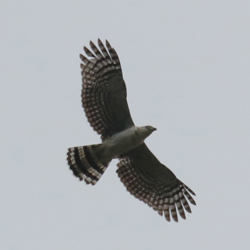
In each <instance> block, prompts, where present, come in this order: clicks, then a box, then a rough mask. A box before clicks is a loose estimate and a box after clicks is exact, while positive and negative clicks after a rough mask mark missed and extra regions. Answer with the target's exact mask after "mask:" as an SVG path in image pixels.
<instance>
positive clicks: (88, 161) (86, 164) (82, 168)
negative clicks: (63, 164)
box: [67, 144, 109, 185]
mask: <svg viewBox="0 0 250 250" xmlns="http://www.w3.org/2000/svg"><path fill="white" fill-rule="evenodd" d="M98 145H100V144H96V145H89V146H80V147H73V148H69V149H68V153H67V155H68V157H67V161H68V164H69V166H70V169H71V170H72V171H73V174H74V175H75V176H76V177H78V178H79V179H80V181H82V180H84V181H85V182H86V183H87V184H92V185H95V184H96V183H97V182H98V181H99V179H100V178H101V176H102V174H103V173H104V172H105V170H106V168H107V167H108V164H109V163H102V162H101V161H100V160H99V159H98V158H97V156H96V154H95V152H94V149H95V148H96V147H98Z"/></svg>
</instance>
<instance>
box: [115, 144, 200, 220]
mask: <svg viewBox="0 0 250 250" xmlns="http://www.w3.org/2000/svg"><path fill="white" fill-rule="evenodd" d="M117 173H118V176H119V177H120V179H121V181H122V182H123V184H124V185H125V186H126V188H127V190H128V191H129V192H130V193H131V194H132V195H134V196H135V197H136V198H138V199H140V200H142V201H144V202H145V203H147V204H148V205H149V206H151V207H153V209H154V210H156V211H158V213H159V214H160V215H163V214H164V215H165V218H166V219H167V220H168V221H170V214H171V215H172V217H173V219H174V220H175V221H178V216H177V210H178V212H179V214H180V216H181V217H182V218H183V219H185V218H186V216H185V212H184V209H183V207H184V208H185V210H186V211H187V212H189V213H191V209H190V206H189V204H188V202H187V200H188V201H189V202H190V203H192V204H194V205H195V201H194V200H193V198H192V197H191V195H190V194H192V195H195V193H194V192H193V191H192V190H191V189H190V188H188V187H187V186H186V185H185V184H184V183H182V182H181V181H180V180H178V179H177V178H176V176H175V175H174V173H173V172H172V171H171V170H170V169H168V168H167V167H166V166H164V165H163V164H161V163H160V162H159V161H158V159H157V158H156V157H155V156H154V155H153V154H152V152H151V151H150V150H149V149H148V148H147V146H146V144H145V143H143V144H142V145H140V146H139V147H137V148H135V149H133V150H131V151H129V152H128V153H126V156H123V157H122V158H120V162H119V163H118V169H117Z"/></svg>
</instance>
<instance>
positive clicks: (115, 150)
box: [97, 126, 153, 159]
mask: <svg viewBox="0 0 250 250" xmlns="http://www.w3.org/2000/svg"><path fill="white" fill-rule="evenodd" d="M152 132H153V130H149V129H147V128H146V127H139V128H138V127H136V126H133V127H131V128H128V129H126V130H124V131H122V132H119V133H117V134H114V135H112V136H111V137H109V138H107V139H106V140H104V141H103V143H102V144H100V147H98V148H97V154H100V153H101V152H102V153H103V155H108V156H110V158H111V159H115V158H118V157H119V156H121V155H123V154H125V153H126V152H129V151H130V150H132V149H134V148H136V147H138V146H139V145H140V144H142V143H143V142H144V140H145V139H146V137H148V136H149V135H150V134H151V133H152Z"/></svg>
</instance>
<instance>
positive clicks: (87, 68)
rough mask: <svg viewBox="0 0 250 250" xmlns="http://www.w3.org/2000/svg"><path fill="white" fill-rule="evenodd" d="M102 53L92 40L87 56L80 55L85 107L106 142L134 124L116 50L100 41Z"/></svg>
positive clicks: (85, 49)
mask: <svg viewBox="0 0 250 250" xmlns="http://www.w3.org/2000/svg"><path fill="white" fill-rule="evenodd" d="M98 45H99V48H100V50H99V49H98V48H97V47H96V46H95V44H94V43H93V42H92V41H90V47H91V49H92V50H93V52H92V51H90V50H89V49H87V48H86V47H84V51H85V53H86V54H87V56H88V57H89V58H87V57H85V56H83V55H80V58H81V60H82V61H83V64H81V68H82V105H83V108H84V110H85V113H86V116H87V118H88V121H89V123H90V125H91V126H92V127H93V129H94V130H95V131H96V132H97V133H98V134H101V136H102V139H106V138H108V137H110V136H112V135H113V134H115V133H117V132H120V131H122V130H124V129H127V128H129V127H132V126H133V125H134V123H133V121H132V118H131V116H130V112H129V108H128V104H127V100H126V98H127V93H126V86H125V82H124V80H123V78H122V70H121V64H120V61H119V58H118V55H117V53H116V51H115V50H114V49H113V48H112V47H111V46H110V44H109V42H108V41H106V47H107V48H106V47H105V46H104V45H103V43H102V42H101V40H100V39H98Z"/></svg>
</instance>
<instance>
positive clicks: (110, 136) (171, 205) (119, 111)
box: [67, 39, 195, 221]
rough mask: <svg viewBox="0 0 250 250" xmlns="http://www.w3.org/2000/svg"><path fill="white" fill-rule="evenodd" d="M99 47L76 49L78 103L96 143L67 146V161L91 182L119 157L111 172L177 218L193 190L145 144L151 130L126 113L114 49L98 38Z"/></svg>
mask: <svg viewBox="0 0 250 250" xmlns="http://www.w3.org/2000/svg"><path fill="white" fill-rule="evenodd" d="M98 45H99V47H100V49H101V52H100V51H99V49H98V48H97V47H96V46H95V45H94V44H93V43H92V42H90V46H91V48H92V50H93V52H94V53H93V52H91V51H90V50H89V49H87V48H86V47H84V51H85V52H86V54H87V55H88V56H89V57H90V59H88V58H86V57H85V56H83V55H81V56H80V57H81V59H82V61H83V63H84V64H81V68H82V82H83V88H82V104H83V108H84V110H85V113H86V116H87V118H88V121H89V122H90V125H91V126H92V127H93V129H94V130H95V131H96V132H97V133H98V134H101V138H102V143H100V144H93V145H88V146H79V147H73V148H69V150H68V158H67V160H68V164H69V166H70V169H71V170H72V171H73V173H74V175H75V176H76V177H78V178H79V179H80V180H84V181H85V182H86V183H87V184H92V185H94V184H96V183H97V182H98V181H99V179H100V178H101V176H102V175H103V173H104V172H105V170H106V168H107V167H108V165H109V163H110V161H112V159H114V158H119V160H120V162H119V163H118V165H117V166H118V169H117V173H118V176H119V177H120V179H121V181H122V182H123V183H124V185H125V186H126V188H127V190H128V191H129V192H130V193H131V194H132V195H134V196H135V197H136V198H138V199H140V200H142V201H144V202H145V203H147V204H148V205H149V206H151V207H153V208H154V210H156V211H158V213H159V214H160V215H163V214H164V215H165V218H166V219H167V220H168V221H170V213H171V215H172V217H173V219H174V220H175V221H178V217H177V210H178V212H179V214H180V216H181V217H182V218H184V219H185V218H186V217H185V213H184V209H183V208H185V210H186V211H187V212H191V209H190V206H189V204H188V202H187V199H188V200H189V202H191V203H192V204H195V201H194V200H193V198H192V196H191V195H190V194H193V195H195V194H194V192H193V191H192V190H191V189H190V188H188V187H187V186H186V185H185V184H184V183H182V182H181V181H180V180H179V179H177V178H176V176H175V175H174V173H173V172H172V171H171V170H170V169H168V168H167V167H166V166H164V165H163V164H161V163H160V162H159V160H158V159H157V158H156V157H155V156H154V155H153V154H152V152H151V151H150V150H149V149H148V148H147V146H146V144H145V143H144V140H145V139H146V138H147V137H148V136H149V135H150V134H151V133H152V132H153V131H154V130H156V129H155V128H154V127H152V126H143V127H137V126H135V125H134V123H133V120H132V118H131V115H130V112H129V108H128V104H127V100H126V97H127V93H126V85H125V82H124V80H123V77H122V71H121V64H120V61H119V58H118V55H117V53H116V51H115V50H114V49H113V48H112V47H111V46H110V44H109V43H108V41H106V46H107V49H106V47H105V46H104V45H103V43H102V42H101V40H99V39H98Z"/></svg>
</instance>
